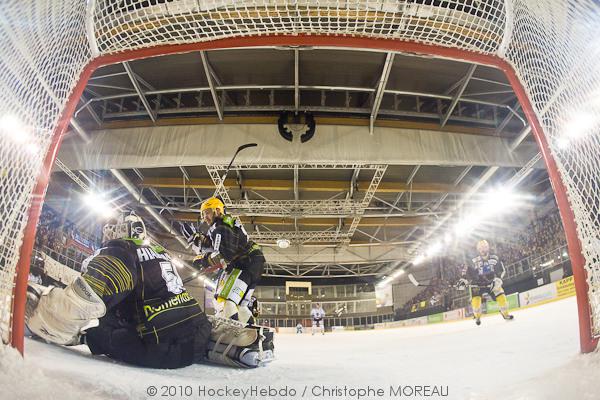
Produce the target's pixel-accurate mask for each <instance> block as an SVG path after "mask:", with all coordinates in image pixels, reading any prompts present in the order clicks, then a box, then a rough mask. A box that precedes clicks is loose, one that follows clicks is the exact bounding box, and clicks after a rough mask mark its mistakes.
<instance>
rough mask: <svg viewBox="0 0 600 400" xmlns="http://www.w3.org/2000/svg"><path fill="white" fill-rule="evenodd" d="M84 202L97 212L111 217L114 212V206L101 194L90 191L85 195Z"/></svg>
mask: <svg viewBox="0 0 600 400" xmlns="http://www.w3.org/2000/svg"><path fill="white" fill-rule="evenodd" d="M84 202H85V203H86V204H87V205H88V206H89V207H90V208H91V209H92V210H93V211H94V212H96V213H97V214H99V215H101V216H103V217H105V218H110V217H111V216H113V214H114V211H115V210H114V208H113V207H112V206H111V205H110V203H109V202H108V201H106V200H105V199H104V198H103V197H102V196H101V195H99V194H96V193H91V192H90V193H88V194H86V195H85V196H84Z"/></svg>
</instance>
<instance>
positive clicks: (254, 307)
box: [248, 296, 260, 325]
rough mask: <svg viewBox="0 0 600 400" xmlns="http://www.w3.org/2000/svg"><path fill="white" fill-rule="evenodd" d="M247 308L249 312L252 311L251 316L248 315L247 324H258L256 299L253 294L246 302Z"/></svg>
mask: <svg viewBox="0 0 600 400" xmlns="http://www.w3.org/2000/svg"><path fill="white" fill-rule="evenodd" d="M248 308H249V309H250V312H251V313H252V316H251V317H250V319H249V320H248V324H250V325H256V324H258V322H257V321H258V316H259V314H260V313H259V312H258V299H257V298H256V297H254V296H252V297H250V302H249V303H248Z"/></svg>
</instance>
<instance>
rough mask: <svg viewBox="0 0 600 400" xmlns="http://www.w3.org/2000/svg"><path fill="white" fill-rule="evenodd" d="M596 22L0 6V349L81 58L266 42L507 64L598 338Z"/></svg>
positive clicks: (474, 14)
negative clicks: (527, 111)
mask: <svg viewBox="0 0 600 400" xmlns="http://www.w3.org/2000/svg"><path fill="white" fill-rule="evenodd" d="M599 13H600V7H599V6H598V5H596V4H594V2H593V1H591V0H589V1H575V0H544V1H542V0H537V1H536V0H522V1H520V0H506V1H502V0H460V1H459V0H448V1H441V0H412V1H409V0H405V1H402V0H396V1H375V0H373V1H366V0H355V1H342V0H329V1H325V0H296V1H291V0H272V1H266V0H263V1H261V0H254V1H243V0H236V1H234V0H223V1H217V0H204V1H203V0H173V1H170V0H143V1H141V0H128V1H118V2H116V1H102V0H96V1H93V0H89V1H88V2H87V4H86V3H85V2H83V1H80V0H64V1H51V0H20V1H16V0H13V1H3V2H0V21H1V23H0V87H1V88H2V91H1V93H2V95H3V100H4V101H3V102H2V104H1V105H0V134H1V140H2V142H1V143H2V146H1V148H0V323H2V326H0V331H1V333H2V337H3V340H4V341H5V342H6V341H8V340H9V334H10V332H11V326H10V324H11V320H12V318H11V317H12V315H11V312H12V311H11V310H12V303H13V299H12V293H13V288H14V279H15V271H16V268H17V263H18V261H19V254H20V247H21V243H22V239H23V234H24V230H25V224H26V222H27V221H26V219H27V218H26V217H27V211H28V210H29V208H30V204H31V202H32V198H33V196H32V193H33V189H34V186H35V183H36V181H37V179H38V177H39V174H40V171H41V170H42V166H43V160H44V158H45V157H46V153H47V151H48V148H49V146H50V143H51V139H52V137H53V135H54V134H55V133H56V130H57V126H58V124H59V120H60V118H61V116H63V117H64V115H62V113H63V110H64V109H65V107H66V105H67V104H68V102H69V96H70V95H71V93H72V92H73V90H74V88H75V86H76V85H77V83H78V82H79V81H80V76H81V74H82V72H83V71H84V70H85V69H86V67H87V66H88V65H89V64H90V62H91V61H92V60H93V59H95V58H98V57H102V56H105V55H108V54H123V58H122V60H126V59H127V53H128V52H129V53H131V52H135V51H137V50H139V49H143V48H152V47H156V46H169V45H171V46H172V45H180V44H192V43H201V42H208V41H217V40H221V39H235V38H243V37H264V36H273V35H279V36H284V35H287V36H289V37H297V36H298V35H307V36H310V35H320V36H330V37H346V38H347V37H357V38H369V39H385V40H397V41H405V42H414V43H421V44H426V45H432V46H439V47H443V48H450V49H456V50H460V51H463V52H465V51H466V52H475V53H480V54H487V55H490V56H497V57H498V58H499V59H502V60H505V61H506V62H508V64H510V65H511V66H512V67H513V68H514V70H515V72H516V74H517V76H518V78H519V79H520V81H521V84H522V85H523V86H524V88H525V91H526V94H527V96H528V98H529V100H530V101H531V103H532V105H533V110H534V112H535V114H536V116H537V118H538V119H539V121H540V122H541V125H542V127H543V130H544V135H545V137H546V139H547V141H548V143H549V147H550V149H551V152H552V155H553V157H554V159H555V161H556V164H557V167H558V171H559V173H560V176H561V177H562V181H563V184H564V186H565V187H566V192H567V195H568V199H569V202H570V204H571V208H572V210H573V211H574V215H575V222H576V224H577V234H578V237H579V241H580V243H581V246H582V249H583V254H584V257H585V261H586V262H585V267H584V268H585V269H586V270H587V273H588V278H587V281H588V284H589V293H588V296H587V299H588V300H589V303H590V305H591V310H592V312H591V315H590V316H589V318H591V321H592V330H593V332H594V335H598V334H600V293H598V291H599V290H600V288H599V283H598V282H599V278H600V267H599V265H598V263H599V262H600V261H599V258H600V244H599V243H600V241H599V239H600V228H599V227H600V220H599V217H598V215H599V202H600V187H599V186H600V185H599V183H598V178H597V176H598V173H599V172H600V136H599V135H598V128H599V121H600V73H599V72H600V71H599V70H598V69H599V68H600V43H599V40H598V39H597V38H598V37H600V35H599V33H600V23H599V21H600V17H599ZM284 41H285V40H283V42H284ZM256 43H258V41H257V42H256ZM365 43H366V42H365ZM217 47H218V44H217ZM455 54H456V56H455V58H461V56H460V54H461V53H460V52H459V51H457V52H456V53H455ZM67 117H68V116H67ZM45 168H46V169H47V168H48V167H47V166H46V167H45Z"/></svg>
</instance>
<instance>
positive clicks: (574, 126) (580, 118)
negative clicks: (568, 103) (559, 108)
mask: <svg viewBox="0 0 600 400" xmlns="http://www.w3.org/2000/svg"><path fill="white" fill-rule="evenodd" d="M597 122H598V120H597V118H596V117H594V115H592V114H591V113H588V112H577V113H574V114H573V115H572V116H571V118H570V119H569V120H568V122H566V123H565V125H564V127H563V132H562V135H561V136H560V137H558V138H557V139H556V144H557V146H558V147H559V148H560V149H563V150H564V149H567V148H569V146H570V145H571V144H572V142H573V141H576V140H579V139H581V138H583V137H585V136H587V135H589V134H590V133H592V131H593V128H594V126H595V125H596V124H597Z"/></svg>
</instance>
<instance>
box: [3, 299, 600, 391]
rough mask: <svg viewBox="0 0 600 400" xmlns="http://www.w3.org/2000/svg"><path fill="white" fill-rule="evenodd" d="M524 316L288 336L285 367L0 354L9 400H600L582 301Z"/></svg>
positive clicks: (63, 353)
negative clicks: (376, 391) (415, 389)
mask: <svg viewBox="0 0 600 400" xmlns="http://www.w3.org/2000/svg"><path fill="white" fill-rule="evenodd" d="M515 316H516V317H515V320H514V321H511V322H505V321H504V320H502V319H501V318H500V317H499V316H498V315H493V316H490V317H487V318H484V319H483V322H482V325H481V326H479V327H477V326H475V324H474V323H473V321H471V320H468V321H459V322H454V323H447V324H436V325H426V326H418V327H409V328H399V329H390V330H381V331H362V332H360V331H359V332H339V333H328V334H326V335H325V336H320V335H316V336H310V335H306V334H305V335H294V334H280V335H277V336H276V338H275V346H276V356H277V360H276V361H274V362H273V363H271V364H270V365H268V366H266V367H263V368H258V369H254V370H234V369H229V368H225V367H218V366H210V365H194V366H190V367H187V368H183V369H179V370H148V369H142V368H137V367H130V366H127V365H123V364H119V363H115V362H113V361H111V360H109V359H107V358H104V357H93V356H91V355H90V354H89V352H88V351H87V349H86V348H85V347H84V346H79V347H77V348H62V347H58V346H52V345H47V344H44V343H41V342H37V341H33V340H26V343H25V345H26V358H25V361H24V362H23V361H22V360H21V359H20V357H19V356H18V354H17V353H16V352H15V351H14V350H12V349H6V348H5V349H0V357H1V358H0V367H1V371H2V372H0V399H44V400H46V399H51V400H58V399H68V398H73V399H77V398H78V399H85V400H92V399H144V398H150V396H148V395H147V394H146V390H147V387H148V386H149V385H153V386H156V387H157V388H158V390H159V393H158V395H157V396H155V397H154V398H161V399H165V398H169V399H173V398H185V399H198V398H215V399H218V398H231V399H234V398H235V399H242V398H243V396H241V395H240V396H239V397H233V396H232V397H224V396H214V397H210V396H205V397H202V396H199V395H198V392H197V390H198V386H199V385H204V386H205V387H206V388H212V389H217V388H221V389H223V388H225V387H226V386H229V387H238V388H241V389H249V388H250V387H251V386H259V387H263V388H265V387H269V386H270V387H272V388H278V389H280V388H284V387H286V386H287V388H288V389H290V388H293V389H295V390H296V396H295V397H292V396H289V397H287V398H288V399H300V398H302V392H303V391H304V388H305V387H306V388H307V391H306V393H305V397H304V398H333V397H331V396H320V397H319V396H313V395H311V391H312V390H313V386H315V385H318V386H326V387H328V388H331V387H335V386H337V387H338V388H343V387H344V386H347V387H348V388H366V387H367V386H370V387H371V388H382V389H384V391H385V393H386V395H385V396H383V397H368V398H371V399H374V398H390V396H389V394H390V392H389V386H390V385H393V386H397V385H447V386H448V394H449V395H448V396H447V397H443V398H445V399H473V400H482V399H498V400H517V399H519V400H534V399H535V400H554V399H556V400H559V399H560V400H566V399H586V400H587V399H600V354H599V353H594V354H591V355H580V354H579V342H578V340H579V339H578V335H579V334H578V323H577V311H576V303H575V298H570V299H567V300H562V301H558V302H554V303H550V304H546V305H543V306H540V307H534V308H530V309H527V310H522V311H517V312H515ZM163 385H172V386H179V385H183V386H186V385H188V386H191V387H192V389H193V390H194V392H193V395H192V396H170V397H161V396H160V394H161V393H160V392H161V388H160V387H161V386H163ZM319 391H320V389H317V392H316V393H317V394H318V393H319ZM248 398H265V397H262V396H247V397H246V399H248ZM270 398H282V397H281V396H273V397H270ZM335 398H343V397H335ZM346 398H353V399H357V397H356V396H355V397H350V396H347V397H346ZM363 398H364V397H363ZM397 398H411V399H421V398H426V397H420V396H413V397H405V396H402V397H397ZM428 398H442V397H428Z"/></svg>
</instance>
